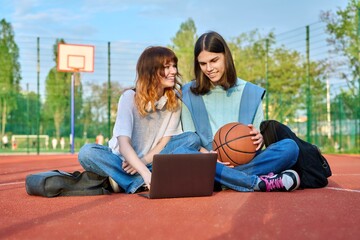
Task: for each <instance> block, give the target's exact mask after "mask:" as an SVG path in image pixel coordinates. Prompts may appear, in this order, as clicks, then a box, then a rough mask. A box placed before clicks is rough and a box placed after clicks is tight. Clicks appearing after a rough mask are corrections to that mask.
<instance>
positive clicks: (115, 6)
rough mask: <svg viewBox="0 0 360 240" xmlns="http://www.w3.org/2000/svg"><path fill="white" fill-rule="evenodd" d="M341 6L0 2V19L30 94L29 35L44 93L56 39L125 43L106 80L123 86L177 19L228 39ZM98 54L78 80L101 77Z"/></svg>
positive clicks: (313, 0)
mask: <svg viewBox="0 0 360 240" xmlns="http://www.w3.org/2000/svg"><path fill="white" fill-rule="evenodd" d="M346 6H347V1H346V0H0V19H2V18H5V19H6V21H7V22H10V23H11V25H12V27H13V30H14V33H15V40H16V41H17V44H18V46H19V48H20V58H19V59H20V60H19V61H20V64H21V69H22V81H21V84H22V87H23V89H26V84H28V86H29V89H30V91H35V90H36V87H37V80H36V58H35V57H36V45H35V42H36V37H40V38H41V43H42V45H45V43H44V42H45V41H47V42H46V44H49V45H48V46H46V47H44V46H42V48H41V54H42V56H41V61H42V62H41V69H42V70H41V74H40V78H41V80H40V88H41V92H42V93H43V92H44V85H45V84H44V82H45V78H46V74H47V72H48V71H49V69H51V67H53V66H54V62H53V57H52V51H51V47H50V46H51V45H52V44H53V43H54V42H55V41H54V39H56V38H64V39H65V40H76V42H71V41H70V42H69V41H67V43H77V44H82V43H85V44H86V41H88V40H91V41H99V43H100V44H103V43H107V42H112V46H114V50H113V52H112V53H116V52H114V51H116V50H115V49H116V47H119V46H121V47H122V48H129V47H124V46H122V45H121V44H123V43H124V42H126V43H129V44H130V48H132V50H134V51H133V53H132V54H133V55H131V56H130V55H128V54H123V55H122V58H125V60H123V62H121V63H119V62H118V63H116V62H114V63H112V64H113V65H114V66H116V69H115V67H114V68H113V69H114V72H113V73H112V81H113V80H114V81H119V82H120V83H121V84H122V85H123V86H130V85H132V84H133V82H134V79H135V64H136V60H137V58H138V56H139V55H140V53H141V51H142V50H143V49H144V46H149V45H164V46H165V45H169V44H171V39H172V38H173V37H174V36H175V35H176V32H177V31H178V30H179V28H180V25H181V23H183V22H185V21H186V20H188V19H189V18H192V19H193V20H194V22H195V25H196V28H197V34H198V35H200V34H202V33H203V32H206V31H209V30H214V31H217V32H219V33H220V34H222V35H223V36H224V38H225V39H227V40H230V39H231V38H234V37H237V36H239V35H240V34H241V33H245V32H250V31H252V30H254V29H258V30H259V31H260V32H261V33H262V34H266V33H268V32H270V31H273V32H275V34H281V33H287V32H289V31H290V32H291V31H292V30H294V29H298V28H303V29H304V27H305V26H306V25H310V24H313V23H316V22H318V21H319V16H320V13H321V11H328V10H330V11H332V12H335V11H336V10H337V9H338V8H339V7H340V8H341V9H344V8H345V7H346ZM44 39H45V41H44ZM82 41H83V42H82ZM323 41H325V40H323ZM120 42H121V43H120ZM116 44H118V45H116ZM136 44H137V45H136ZM137 46H139V47H137ZM46 51H47V52H46ZM99 51H101V52H100V54H97V53H96V55H97V56H99V55H102V54H105V53H106V52H107V50H106V48H105V47H103V48H102V49H101V50H99ZM44 55H45V57H44ZM30 57H32V58H31V59H30ZM100 57H102V59H103V60H100V61H97V62H96V61H95V72H94V74H84V75H83V76H84V77H83V78H82V80H83V82H85V81H90V82H101V81H106V79H107V73H106V69H107V67H106V66H105V64H106V60H105V59H106V56H100ZM26 58H27V59H26ZM115 70H116V71H117V72H115ZM104 74H106V75H105V76H104ZM334 81H335V80H334ZM341 84H342V85H343V83H341Z"/></svg>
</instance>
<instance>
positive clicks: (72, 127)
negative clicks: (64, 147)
mask: <svg viewBox="0 0 360 240" xmlns="http://www.w3.org/2000/svg"><path fill="white" fill-rule="evenodd" d="M74 88H75V72H73V73H72V74H71V136H70V144H71V153H72V154H74V152H75V151H74V146H75V130H74V128H75V96H74V95H75V94H74V92H75V91H74Z"/></svg>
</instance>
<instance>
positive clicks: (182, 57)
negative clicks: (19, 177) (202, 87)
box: [171, 18, 197, 83]
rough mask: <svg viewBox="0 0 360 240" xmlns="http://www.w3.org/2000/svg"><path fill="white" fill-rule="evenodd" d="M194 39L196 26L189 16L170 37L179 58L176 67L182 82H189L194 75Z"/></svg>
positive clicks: (195, 37)
mask: <svg viewBox="0 0 360 240" xmlns="http://www.w3.org/2000/svg"><path fill="white" fill-rule="evenodd" d="M196 39H197V36H196V27H195V23H194V21H193V20H192V19H191V18H189V19H188V20H187V21H186V22H184V23H182V24H181V25H180V30H179V31H177V33H176V36H175V37H174V38H172V39H171V41H172V42H173V44H174V45H173V46H172V48H173V49H174V52H175V54H176V56H177V57H178V59H179V61H178V69H179V72H180V73H181V75H182V80H183V83H186V82H189V81H191V80H192V79H194V77H195V75H194V67H193V62H194V54H193V51H194V45H195V41H196Z"/></svg>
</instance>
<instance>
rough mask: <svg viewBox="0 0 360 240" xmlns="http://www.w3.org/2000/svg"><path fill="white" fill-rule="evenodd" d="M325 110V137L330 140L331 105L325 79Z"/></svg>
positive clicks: (327, 80)
mask: <svg viewBox="0 0 360 240" xmlns="http://www.w3.org/2000/svg"><path fill="white" fill-rule="evenodd" d="M326 110H327V130H328V131H327V136H328V139H329V140H330V139H331V105H330V83H329V79H326Z"/></svg>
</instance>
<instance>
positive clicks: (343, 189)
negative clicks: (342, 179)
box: [326, 187, 360, 193]
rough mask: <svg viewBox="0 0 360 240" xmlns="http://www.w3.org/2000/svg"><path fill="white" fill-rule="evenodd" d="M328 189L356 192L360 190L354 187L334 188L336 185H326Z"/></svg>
mask: <svg viewBox="0 0 360 240" xmlns="http://www.w3.org/2000/svg"><path fill="white" fill-rule="evenodd" d="M326 188H327V189H330V190H336V191H345V192H357V193H360V190H354V189H347V188H336V187H326Z"/></svg>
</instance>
